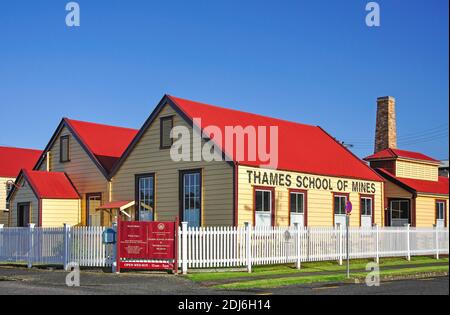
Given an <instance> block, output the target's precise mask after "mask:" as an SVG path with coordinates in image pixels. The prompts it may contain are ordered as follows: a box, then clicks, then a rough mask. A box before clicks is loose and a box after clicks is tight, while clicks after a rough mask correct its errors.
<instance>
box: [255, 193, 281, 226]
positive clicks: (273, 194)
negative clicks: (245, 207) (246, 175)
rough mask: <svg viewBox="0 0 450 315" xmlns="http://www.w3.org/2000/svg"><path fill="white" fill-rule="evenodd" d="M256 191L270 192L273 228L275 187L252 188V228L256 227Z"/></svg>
mask: <svg viewBox="0 0 450 315" xmlns="http://www.w3.org/2000/svg"><path fill="white" fill-rule="evenodd" d="M257 190H263V191H270V192H271V194H272V196H271V198H272V200H271V201H272V213H271V215H272V218H271V220H272V224H271V225H272V226H275V218H276V216H275V212H276V209H275V187H264V186H253V226H256V191H257Z"/></svg>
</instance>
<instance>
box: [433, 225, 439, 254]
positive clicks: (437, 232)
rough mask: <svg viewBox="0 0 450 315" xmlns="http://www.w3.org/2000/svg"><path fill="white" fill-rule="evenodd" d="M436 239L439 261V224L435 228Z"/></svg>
mask: <svg viewBox="0 0 450 315" xmlns="http://www.w3.org/2000/svg"><path fill="white" fill-rule="evenodd" d="M434 231H435V233H434V234H435V239H436V259H437V260H439V229H438V226H437V224H436V225H435V226H434Z"/></svg>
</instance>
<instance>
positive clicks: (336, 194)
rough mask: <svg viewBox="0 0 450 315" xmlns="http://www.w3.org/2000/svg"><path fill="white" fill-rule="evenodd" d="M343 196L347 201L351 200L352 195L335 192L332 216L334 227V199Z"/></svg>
mask: <svg viewBox="0 0 450 315" xmlns="http://www.w3.org/2000/svg"><path fill="white" fill-rule="evenodd" d="M338 196H341V197H342V196H343V197H346V198H347V201H349V200H350V194H349V193H341V192H333V209H331V214H332V215H333V226H334V225H335V224H336V220H335V217H334V215H335V214H334V197H338Z"/></svg>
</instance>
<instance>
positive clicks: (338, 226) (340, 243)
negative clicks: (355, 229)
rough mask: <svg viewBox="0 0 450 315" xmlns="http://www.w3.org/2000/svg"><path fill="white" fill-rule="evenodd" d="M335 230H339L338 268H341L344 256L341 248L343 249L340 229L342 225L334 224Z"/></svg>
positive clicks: (341, 230) (341, 229)
mask: <svg viewBox="0 0 450 315" xmlns="http://www.w3.org/2000/svg"><path fill="white" fill-rule="evenodd" d="M336 227H337V229H338V230H339V266H342V264H343V256H344V252H343V248H344V246H343V245H344V244H343V239H344V238H343V233H344V231H343V228H342V224H340V223H338V224H336Z"/></svg>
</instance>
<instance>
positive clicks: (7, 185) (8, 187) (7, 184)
mask: <svg viewBox="0 0 450 315" xmlns="http://www.w3.org/2000/svg"><path fill="white" fill-rule="evenodd" d="M12 188H13V184H12V183H10V182H8V183H6V198H8V196H9V193H10V192H11V190H12ZM9 207H10V205H9V201H6V210H9Z"/></svg>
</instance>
